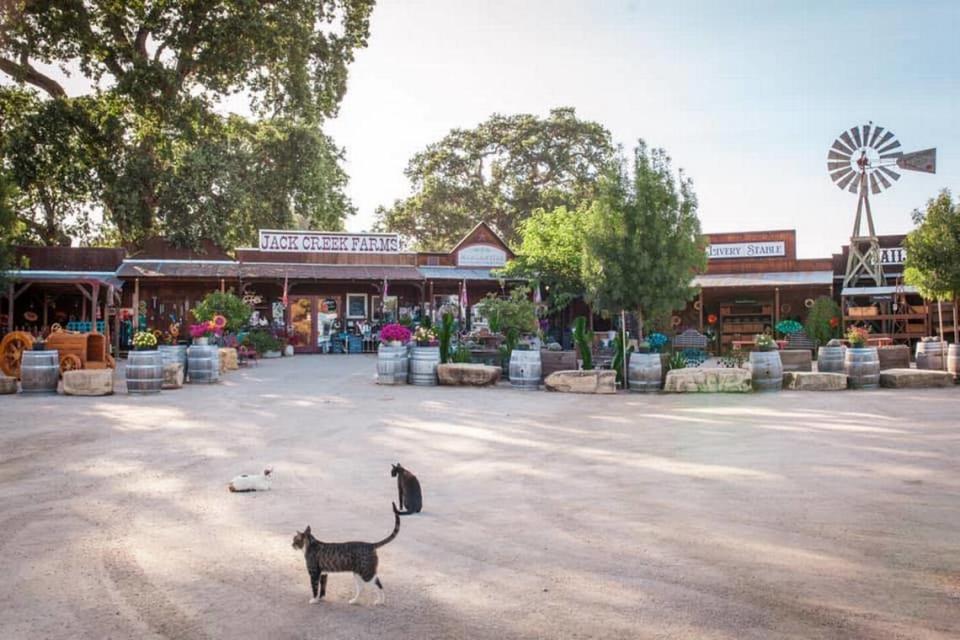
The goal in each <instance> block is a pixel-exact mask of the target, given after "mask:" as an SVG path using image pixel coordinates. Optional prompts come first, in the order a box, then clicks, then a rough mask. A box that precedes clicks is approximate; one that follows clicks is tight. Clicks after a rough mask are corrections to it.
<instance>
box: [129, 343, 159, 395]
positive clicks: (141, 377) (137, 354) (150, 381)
mask: <svg viewBox="0 0 960 640" xmlns="http://www.w3.org/2000/svg"><path fill="white" fill-rule="evenodd" d="M126 377H127V393H160V390H161V389H163V356H162V355H160V352H159V351H131V352H130V353H129V354H128V355H127V367H126Z"/></svg>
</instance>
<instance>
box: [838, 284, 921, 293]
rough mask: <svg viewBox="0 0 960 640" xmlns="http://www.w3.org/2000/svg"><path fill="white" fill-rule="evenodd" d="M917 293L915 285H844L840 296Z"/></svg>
mask: <svg viewBox="0 0 960 640" xmlns="http://www.w3.org/2000/svg"><path fill="white" fill-rule="evenodd" d="M898 292H903V293H919V291H917V288H916V287H911V286H907V285H905V286H903V287H844V289H843V291H841V292H840V295H841V296H888V295H891V294H894V293H898Z"/></svg>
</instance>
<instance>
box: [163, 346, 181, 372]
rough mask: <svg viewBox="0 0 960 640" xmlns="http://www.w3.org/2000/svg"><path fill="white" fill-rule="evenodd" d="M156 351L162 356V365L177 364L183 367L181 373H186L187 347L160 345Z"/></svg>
mask: <svg viewBox="0 0 960 640" xmlns="http://www.w3.org/2000/svg"><path fill="white" fill-rule="evenodd" d="M157 351H159V352H160V355H161V356H163V363H164V364H169V363H171V362H179V363H180V364H181V365H183V373H184V375H186V373H187V345H185V344H162V345H160V346H159V347H157Z"/></svg>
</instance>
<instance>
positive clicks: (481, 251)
mask: <svg viewBox="0 0 960 640" xmlns="http://www.w3.org/2000/svg"><path fill="white" fill-rule="evenodd" d="M505 264H507V252H506V251H504V250H503V249H498V248H497V247H491V246H490V245H486V244H475V245H473V246H471V247H464V248H463V249H461V250H460V251H458V252H457V266H458V267H502V266H503V265H505Z"/></svg>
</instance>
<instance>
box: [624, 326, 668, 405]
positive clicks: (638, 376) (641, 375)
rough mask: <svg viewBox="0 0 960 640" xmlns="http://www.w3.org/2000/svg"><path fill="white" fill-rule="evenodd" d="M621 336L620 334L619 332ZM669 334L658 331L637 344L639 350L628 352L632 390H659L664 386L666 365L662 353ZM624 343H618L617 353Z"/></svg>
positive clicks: (629, 377) (628, 379) (629, 381)
mask: <svg viewBox="0 0 960 640" xmlns="http://www.w3.org/2000/svg"><path fill="white" fill-rule="evenodd" d="M618 337H619V334H618ZM667 342H668V340H667V336H665V335H664V334H662V333H659V332H657V331H655V332H653V333H651V334H650V335H648V336H647V339H646V340H643V341H641V342H640V343H639V344H638V345H637V352H636V353H630V354H628V367H629V368H628V371H629V373H628V376H627V382H628V385H629V388H630V390H631V391H659V390H660V389H661V387H662V386H663V377H664V371H665V369H666V367H665V364H666V363H665V361H664V357H663V356H662V355H661V354H660V352H661V351H662V350H663V348H664V347H665V346H666V344H667ZM621 350H622V345H620V344H619V343H618V344H617V353H620V351H621Z"/></svg>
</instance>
